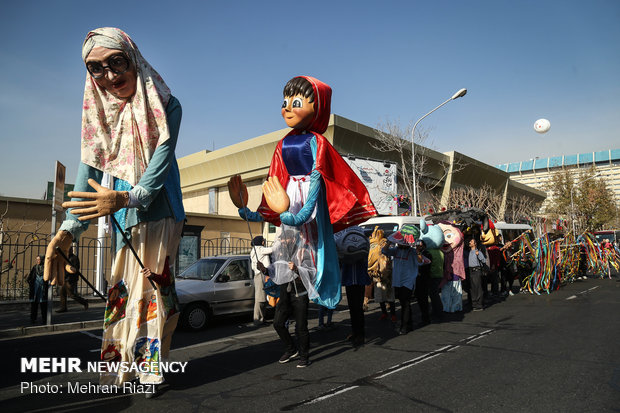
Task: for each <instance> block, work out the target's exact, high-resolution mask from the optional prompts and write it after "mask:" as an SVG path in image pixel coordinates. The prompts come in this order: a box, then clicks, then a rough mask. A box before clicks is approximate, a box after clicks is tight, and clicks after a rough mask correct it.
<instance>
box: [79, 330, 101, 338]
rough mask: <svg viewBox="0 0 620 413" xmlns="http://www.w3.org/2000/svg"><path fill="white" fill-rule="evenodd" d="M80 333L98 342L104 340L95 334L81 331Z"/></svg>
mask: <svg viewBox="0 0 620 413" xmlns="http://www.w3.org/2000/svg"><path fill="white" fill-rule="evenodd" d="M80 333H82V334H85V335H87V336H88V337H92V338H96V339H97V340H103V337H101V336H98V335H96V334H93V333H91V332H88V331H80Z"/></svg>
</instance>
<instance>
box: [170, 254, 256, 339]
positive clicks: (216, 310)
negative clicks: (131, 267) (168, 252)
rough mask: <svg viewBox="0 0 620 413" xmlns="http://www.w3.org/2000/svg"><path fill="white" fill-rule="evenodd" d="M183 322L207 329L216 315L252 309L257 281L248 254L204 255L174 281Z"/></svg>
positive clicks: (190, 326) (198, 328) (188, 325)
mask: <svg viewBox="0 0 620 413" xmlns="http://www.w3.org/2000/svg"><path fill="white" fill-rule="evenodd" d="M175 283H176V291H177V295H178V297H179V304H180V306H181V319H180V322H181V325H182V326H184V327H187V328H189V329H192V330H201V329H203V328H206V327H207V325H208V324H209V320H210V319H211V317H213V316H217V315H224V314H236V313H245V312H252V311H253V309H254V281H253V275H252V271H251V263H250V256H249V255H234V256H217V257H206V258H201V259H199V260H198V261H196V262H195V263H193V264H192V265H190V266H189V267H188V268H187V269H186V270H185V271H183V272H182V273H181V274H179V275H178V276H177V278H176V280H175Z"/></svg>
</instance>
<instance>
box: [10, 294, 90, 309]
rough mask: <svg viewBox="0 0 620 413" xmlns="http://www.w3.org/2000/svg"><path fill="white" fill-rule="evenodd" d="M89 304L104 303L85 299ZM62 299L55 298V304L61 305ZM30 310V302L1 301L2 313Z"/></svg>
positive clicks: (88, 298)
mask: <svg viewBox="0 0 620 413" xmlns="http://www.w3.org/2000/svg"><path fill="white" fill-rule="evenodd" d="M82 298H84V299H86V301H88V303H89V304H91V303H100V302H102V300H101V298H99V297H90V296H88V297H85V296H82ZM59 303H60V299H59V298H58V297H54V304H59ZM29 308H30V300H11V301H0V311H3V310H9V311H10V310H28V309H29Z"/></svg>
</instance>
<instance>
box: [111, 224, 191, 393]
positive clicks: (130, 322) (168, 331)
mask: <svg viewBox="0 0 620 413" xmlns="http://www.w3.org/2000/svg"><path fill="white" fill-rule="evenodd" d="M182 228H183V221H180V222H175V220H174V218H165V219H162V220H159V221H154V222H142V223H140V224H138V225H136V226H134V227H132V228H131V244H132V246H133V248H134V250H135V251H136V253H137V254H138V256H139V257H140V260H141V261H142V263H143V264H144V265H145V266H146V267H147V268H149V269H150V270H151V272H153V273H155V274H163V273H165V272H167V271H170V269H169V268H164V267H165V265H166V263H169V264H170V266H171V267H172V266H173V265H174V260H175V258H176V253H177V248H178V246H179V242H180V240H181V231H182ZM170 272H171V271H170ZM108 285H109V286H110V289H109V290H108V301H107V304H106V310H105V317H104V323H103V342H102V347H101V360H102V361H104V362H108V364H107V366H108V367H107V369H106V370H107V371H106V372H102V373H101V378H100V383H101V384H117V385H118V384H120V383H123V382H126V381H130V380H132V379H134V378H138V379H140V382H141V383H154V384H159V383H161V382H163V375H162V372H161V371H160V369H159V368H158V362H160V361H162V359H163V358H166V357H167V356H168V352H169V350H170V342H171V340H172V333H173V332H174V329H175V328H176V325H177V321H178V317H179V305H178V299H177V295H176V290H175V287H174V277H173V276H170V285H168V286H159V285H158V284H155V285H156V286H157V290H154V289H153V287H152V286H151V284H150V283H149V280H148V279H146V278H145V277H144V275H143V274H142V273H141V268H140V265H139V264H138V261H137V260H136V259H135V257H134V255H133V253H132V252H131V250H130V249H129V248H128V247H127V246H124V247H123V248H121V249H120V250H118V252H117V253H116V257H115V261H114V265H113V267H112V275H111V277H110V279H108ZM138 367H139V368H138Z"/></svg>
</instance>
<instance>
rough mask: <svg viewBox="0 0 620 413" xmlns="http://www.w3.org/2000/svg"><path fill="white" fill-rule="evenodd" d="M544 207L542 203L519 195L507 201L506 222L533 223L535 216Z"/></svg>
mask: <svg viewBox="0 0 620 413" xmlns="http://www.w3.org/2000/svg"><path fill="white" fill-rule="evenodd" d="M541 205H542V201H539V202H536V201H534V200H533V199H532V198H529V197H527V196H525V195H517V196H515V197H510V198H508V199H507V200H506V213H505V216H504V220H505V221H506V222H514V223H517V222H520V221H528V222H531V221H533V219H534V214H536V212H538V210H539V209H540V207H541Z"/></svg>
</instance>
